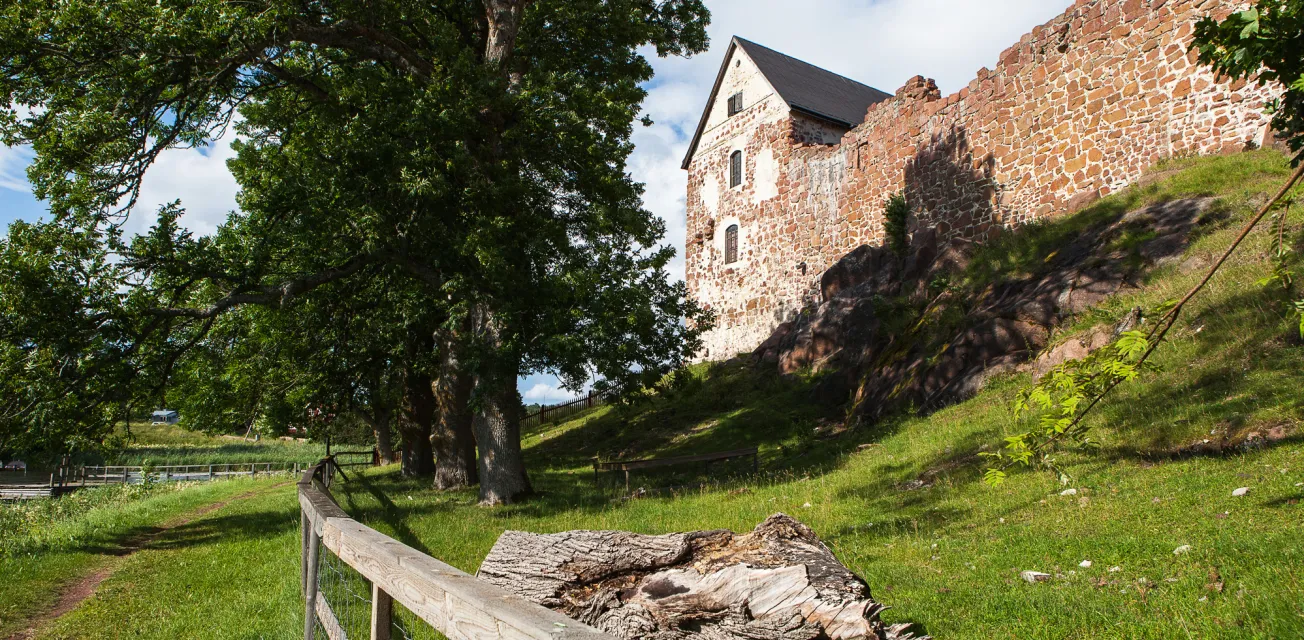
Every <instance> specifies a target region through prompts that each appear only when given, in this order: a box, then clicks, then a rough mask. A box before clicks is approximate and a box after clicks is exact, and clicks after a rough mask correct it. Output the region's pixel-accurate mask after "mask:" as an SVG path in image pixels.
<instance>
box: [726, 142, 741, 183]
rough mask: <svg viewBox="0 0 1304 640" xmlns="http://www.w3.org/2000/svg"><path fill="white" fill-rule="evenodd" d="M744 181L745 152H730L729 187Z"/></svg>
mask: <svg viewBox="0 0 1304 640" xmlns="http://www.w3.org/2000/svg"><path fill="white" fill-rule="evenodd" d="M742 183H743V152H741V151H735V152H733V153H732V154H729V188H730V189H732V188H734V187H736V186H738V185H740V184H742Z"/></svg>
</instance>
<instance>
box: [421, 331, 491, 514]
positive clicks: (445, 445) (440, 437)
mask: <svg viewBox="0 0 1304 640" xmlns="http://www.w3.org/2000/svg"><path fill="white" fill-rule="evenodd" d="M441 351H442V353H443V357H442V361H441V362H440V373H439V379H438V380H436V381H435V382H434V387H433V392H434V395H435V400H436V402H437V403H438V406H439V415H438V416H437V417H436V418H435V424H434V435H433V436H431V444H432V445H433V446H434V450H435V488H436V489H440V490H453V489H463V488H466V487H469V486H471V485H473V484H475V483H477V482H479V481H480V480H479V474H478V472H477V469H476V459H475V435H474V433H473V432H472V429H471V423H472V420H473V419H474V414H472V412H471V407H470V403H471V391H472V379H471V376H470V375H468V374H466V373H465V372H463V371H462V370H461V368H460V366H459V363H458V360H457V355H456V346H455V345H454V341H453V340H448V341H446V342H445V344H444V345H443V349H441Z"/></svg>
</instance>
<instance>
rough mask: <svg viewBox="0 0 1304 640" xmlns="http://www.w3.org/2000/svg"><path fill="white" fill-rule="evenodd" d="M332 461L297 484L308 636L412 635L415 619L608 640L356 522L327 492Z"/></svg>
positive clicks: (521, 638) (475, 638) (496, 634)
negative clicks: (301, 516) (300, 517)
mask: <svg viewBox="0 0 1304 640" xmlns="http://www.w3.org/2000/svg"><path fill="white" fill-rule="evenodd" d="M337 469H338V467H337V466H336V465H335V464H334V463H333V460H332V459H329V458H328V459H326V460H322V461H321V462H319V463H317V464H316V465H314V466H313V467H312V468H310V469H308V470H307V471H305V472H304V473H303V476H302V477H301V478H300V480H299V483H298V489H299V506H300V507H301V508H302V511H303V520H302V525H303V526H302V534H303V536H302V545H301V552H302V553H301V556H300V557H301V560H302V562H301V565H300V566H301V573H300V579H301V583H302V588H303V595H304V630H303V637H304V640H313V638H315V637H320V638H328V639H329V640H350V639H351V640H361V639H362V638H370V639H371V640H390V638H392V637H395V635H394V634H395V633H396V632H397V634H398V635H397V637H401V638H410V637H413V635H415V634H414V633H413V632H414V631H416V629H415V628H414V627H415V626H429V627H431V628H433V629H434V630H436V631H438V632H439V633H442V634H443V635H444V636H445V637H446V638H448V639H449V640H491V639H494V638H503V639H506V640H614V638H612V637H611V636H608V635H606V634H604V633H602V632H600V631H598V630H596V629H594V628H592V627H589V626H587V625H585V624H582V623H580V622H577V621H575V620H572V619H570V618H568V617H566V616H564V615H562V614H560V613H557V612H555V611H552V610H550V609H546V608H544V607H542V606H539V605H537V604H534V603H533V602H530V601H528V600H526V599H524V598H522V597H520V596H517V595H514V594H511V593H508V592H506V591H504V590H502V589H500V588H498V587H496V586H494V585H491V584H489V583H486V582H483V581H481V580H479V579H477V578H475V577H474V576H471V575H470V574H467V573H465V572H463V571H461V570H459V569H457V568H455V567H452V566H450V565H448V564H445V563H443V562H440V561H439V560H436V559H435V558H432V557H430V556H428V555H426V554H424V553H421V552H420V551H417V550H416V549H413V548H412V547H409V546H407V545H404V544H403V543H401V542H398V541H397V540H394V539H393V538H389V537H387V536H385V535H382V534H381V533H379V532H377V531H375V530H373V529H371V528H368V527H366V526H364V525H362V524H360V523H358V522H356V521H355V520H353V519H352V518H350V517H349V516H348V514H346V513H345V512H344V510H343V509H341V508H340V507H339V505H337V504H336V503H335V500H334V498H332V497H331V494H330V487H331V484H332V482H333V481H334V478H335V475H336V471H337ZM341 475H342V474H341ZM396 604H397V605H399V606H401V607H403V608H405V609H406V613H404V612H403V611H402V610H399V608H398V607H396V606H395V605H396Z"/></svg>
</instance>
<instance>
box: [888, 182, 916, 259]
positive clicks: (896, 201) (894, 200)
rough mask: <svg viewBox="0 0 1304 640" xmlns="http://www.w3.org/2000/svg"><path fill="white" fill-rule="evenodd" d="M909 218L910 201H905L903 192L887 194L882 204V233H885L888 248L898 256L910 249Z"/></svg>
mask: <svg viewBox="0 0 1304 640" xmlns="http://www.w3.org/2000/svg"><path fill="white" fill-rule="evenodd" d="M909 218H910V203H908V202H906V195H905V193H894V194H892V195H890V196H888V199H887V202H885V203H884V205H883V233H884V234H886V235H887V246H888V248H889V249H891V250H892V253H895V254H897V255H898V256H904V255H905V254H906V252H907V251H908V250H909V249H910V237H909V234H908V233H907V229H908V227H907V224H908V222H909Z"/></svg>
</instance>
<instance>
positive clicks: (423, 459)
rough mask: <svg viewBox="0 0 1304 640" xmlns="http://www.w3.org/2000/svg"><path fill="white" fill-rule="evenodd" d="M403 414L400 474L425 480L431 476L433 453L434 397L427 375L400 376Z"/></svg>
mask: <svg viewBox="0 0 1304 640" xmlns="http://www.w3.org/2000/svg"><path fill="white" fill-rule="evenodd" d="M403 382H404V387H405V388H404V392H403V403H404V408H403V415H402V417H401V419H400V420H399V428H398V431H399V435H400V436H401V437H402V438H403V475H405V476H409V477H414V478H426V477H430V476H432V475H434V473H435V453H434V449H432V448H431V444H430V433H431V425H432V423H433V421H434V419H435V395H434V393H433V392H432V391H431V388H430V385H431V384H432V381H431V380H430V377H429V376H422V375H417V374H412V373H409V374H408V375H406V376H404V381H403Z"/></svg>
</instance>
